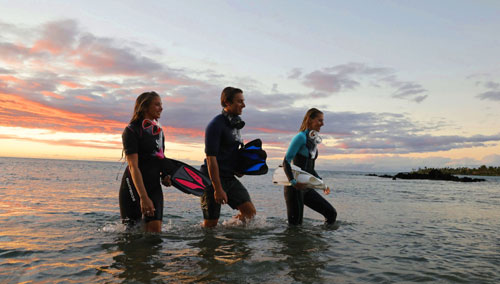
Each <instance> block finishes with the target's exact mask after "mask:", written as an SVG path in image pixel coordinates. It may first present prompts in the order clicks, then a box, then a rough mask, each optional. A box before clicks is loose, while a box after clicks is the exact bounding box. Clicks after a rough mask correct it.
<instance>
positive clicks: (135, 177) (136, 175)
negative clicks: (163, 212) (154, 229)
mask: <svg viewBox="0 0 500 284" xmlns="http://www.w3.org/2000/svg"><path fill="white" fill-rule="evenodd" d="M127 163H128V167H129V170H130V175H131V176H132V181H133V182H134V185H135V188H136V189H137V193H138V194H139V198H140V200H141V212H142V214H144V215H145V216H153V215H154V211H155V207H154V205H153V202H152V201H151V199H150V198H149V196H148V193H147V192H146V187H145V186H144V181H143V180H142V173H141V170H140V169H139V156H138V154H136V153H135V154H129V155H127Z"/></svg>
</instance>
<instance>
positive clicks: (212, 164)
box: [207, 156, 227, 204]
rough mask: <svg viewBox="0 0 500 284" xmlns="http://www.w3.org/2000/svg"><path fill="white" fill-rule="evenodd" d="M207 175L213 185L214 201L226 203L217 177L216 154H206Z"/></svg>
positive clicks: (225, 196) (224, 193) (224, 194)
mask: <svg viewBox="0 0 500 284" xmlns="http://www.w3.org/2000/svg"><path fill="white" fill-rule="evenodd" d="M207 166H208V175H209V176H210V180H211V181H212V186H213V187H214V198H215V202H217V203H220V204H225V203H227V195H226V192H225V191H224V190H223V189H222V185H221V182H220V177H219V164H218V163H217V157H216V156H207Z"/></svg>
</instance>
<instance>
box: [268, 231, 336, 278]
mask: <svg viewBox="0 0 500 284" xmlns="http://www.w3.org/2000/svg"><path fill="white" fill-rule="evenodd" d="M322 231H323V230H320V231H317V228H304V227H302V226H291V227H288V228H287V229H285V231H284V232H282V233H279V234H277V235H276V238H275V240H276V241H277V242H278V243H280V244H281V245H282V246H281V250H277V251H276V252H275V254H277V255H281V256H282V260H281V262H282V264H285V265H286V266H287V267H288V269H289V270H288V272H287V273H286V274H287V275H288V276H290V277H291V278H292V279H293V280H294V281H297V282H300V283H323V282H325V281H327V280H326V279H324V278H323V277H322V276H321V270H322V269H324V268H325V267H326V265H327V263H326V262H327V260H326V258H324V254H325V253H326V252H327V251H328V249H329V245H328V243H327V242H326V241H325V240H324V239H323V237H322V236H321V234H322Z"/></svg>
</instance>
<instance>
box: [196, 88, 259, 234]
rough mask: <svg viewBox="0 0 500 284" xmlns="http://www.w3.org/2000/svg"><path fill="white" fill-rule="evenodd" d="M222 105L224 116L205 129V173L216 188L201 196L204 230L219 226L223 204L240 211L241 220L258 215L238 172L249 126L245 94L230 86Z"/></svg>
mask: <svg viewBox="0 0 500 284" xmlns="http://www.w3.org/2000/svg"><path fill="white" fill-rule="evenodd" d="M221 106H222V107H223V110H222V113H221V114H219V115H217V116H216V117H214V118H213V119H212V121H210V123H209V124H208V126H207V128H206V130H205V154H206V159H205V163H204V165H202V167H201V171H202V172H204V173H205V174H207V173H208V175H209V176H210V180H211V181H212V187H211V188H210V189H209V190H207V191H205V193H204V194H203V196H202V197H201V209H202V211H203V218H204V221H203V226H204V227H214V226H216V225H217V222H218V221H219V217H220V209H221V204H229V206H231V208H233V209H238V210H239V211H240V213H239V214H238V215H237V216H235V217H236V218H238V219H240V220H241V221H246V220H249V219H251V218H253V217H254V216H255V214H256V211H255V207H254V205H253V203H252V201H251V199H250V195H249V194H248V191H247V189H246V188H245V187H244V186H243V185H242V184H241V183H240V181H239V180H238V179H237V178H236V177H235V175H237V176H238V177H241V176H242V175H241V174H240V173H236V172H235V171H234V168H235V165H236V163H237V157H238V154H237V151H238V147H239V145H240V144H242V142H243V140H242V139H241V134H240V129H241V128H243V126H244V125H245V122H243V121H242V120H241V118H240V115H241V113H242V111H243V108H244V107H245V102H244V97H243V91H242V90H240V89H238V88H233V87H226V88H225V89H224V90H223V91H222V93H221Z"/></svg>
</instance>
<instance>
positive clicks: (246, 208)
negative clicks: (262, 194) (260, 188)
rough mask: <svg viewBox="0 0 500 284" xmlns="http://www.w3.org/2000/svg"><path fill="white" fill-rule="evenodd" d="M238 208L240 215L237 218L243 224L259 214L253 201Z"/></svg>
mask: <svg viewBox="0 0 500 284" xmlns="http://www.w3.org/2000/svg"><path fill="white" fill-rule="evenodd" d="M237 208H238V210H240V213H239V214H238V215H236V216H235V217H236V218H238V219H240V221H242V222H245V221H247V220H250V219H252V218H253V217H254V216H255V214H257V210H255V206H254V205H253V203H252V202H251V201H247V202H245V203H243V204H241V205H240V206H238V207H237Z"/></svg>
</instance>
